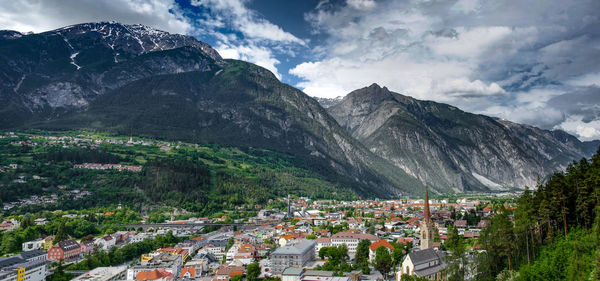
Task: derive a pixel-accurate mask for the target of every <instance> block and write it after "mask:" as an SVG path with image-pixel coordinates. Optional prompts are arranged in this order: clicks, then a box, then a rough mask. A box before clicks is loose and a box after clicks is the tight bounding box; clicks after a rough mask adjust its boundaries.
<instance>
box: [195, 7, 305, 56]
mask: <svg viewBox="0 0 600 281" xmlns="http://www.w3.org/2000/svg"><path fill="white" fill-rule="evenodd" d="M246 2H247V1H244V0H193V1H192V5H195V6H205V7H208V8H210V9H212V12H213V14H211V15H210V16H212V17H219V16H222V17H226V18H227V20H229V21H230V24H231V25H232V26H233V27H234V28H235V29H236V30H239V31H241V32H242V33H243V34H244V36H246V37H249V38H253V39H264V40H270V41H277V42H284V43H295V44H300V45H305V44H306V43H305V42H304V40H301V39H299V38H297V37H296V36H294V35H293V34H291V33H289V32H286V31H284V30H283V29H282V28H281V27H279V26H277V25H275V24H273V23H271V22H269V21H268V20H266V19H264V18H261V17H259V16H258V15H257V14H256V12H254V11H253V10H250V9H248V8H247V7H246V5H245V3H246Z"/></svg>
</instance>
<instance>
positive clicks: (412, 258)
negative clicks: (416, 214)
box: [396, 189, 446, 281]
mask: <svg viewBox="0 0 600 281" xmlns="http://www.w3.org/2000/svg"><path fill="white" fill-rule="evenodd" d="M419 228H420V230H421V250H420V251H413V252H411V253H409V254H408V255H406V256H405V257H404V260H403V261H402V265H401V268H400V269H399V270H398V271H397V272H396V281H401V280H402V275H403V274H408V275H416V276H419V277H425V278H428V279H430V280H446V278H445V276H444V275H443V273H442V270H443V269H444V268H445V267H446V263H444V260H443V257H444V253H443V252H441V251H438V250H436V249H434V248H433V238H434V237H435V235H434V230H435V228H434V226H433V221H432V220H431V212H430V210H429V192H428V190H427V189H425V204H424V206H423V220H422V221H421V222H420V223H419Z"/></svg>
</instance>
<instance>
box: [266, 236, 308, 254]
mask: <svg viewBox="0 0 600 281" xmlns="http://www.w3.org/2000/svg"><path fill="white" fill-rule="evenodd" d="M314 247H315V241H312V240H303V241H302V242H300V243H297V244H293V245H285V246H283V247H279V248H277V249H276V250H275V251H274V252H273V255H302V254H305V253H306V252H308V251H309V250H310V249H312V248H314Z"/></svg>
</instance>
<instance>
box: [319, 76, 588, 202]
mask: <svg viewBox="0 0 600 281" xmlns="http://www.w3.org/2000/svg"><path fill="white" fill-rule="evenodd" d="M328 111H329V112H330V114H331V115H332V116H333V117H334V118H335V119H336V120H337V121H338V122H339V123H340V125H342V126H343V127H345V128H346V129H347V130H348V131H349V132H350V133H351V134H352V135H353V136H354V137H355V138H357V139H358V140H359V141H361V142H362V143H363V144H364V145H365V146H366V147H367V148H369V149H370V150H371V151H372V152H373V153H375V154H377V155H379V156H381V157H382V158H385V159H387V160H389V161H390V162H392V163H394V165H395V166H397V167H399V168H401V169H403V170H404V171H405V172H406V173H408V174H410V175H413V176H414V177H416V178H418V179H419V180H420V181H421V182H422V183H423V184H426V185H428V186H432V187H434V188H435V189H436V190H438V191H440V192H441V191H454V192H464V191H468V190H502V189H506V188H508V187H520V188H524V187H525V186H529V187H535V185H536V183H537V182H538V180H541V179H543V178H545V177H546V176H547V175H549V174H551V173H552V172H555V171H558V170H562V169H564V168H565V167H566V165H568V163H569V162H571V161H573V160H575V159H580V158H581V157H589V156H591V154H592V153H593V152H594V151H595V149H594V148H593V145H590V144H586V143H582V142H580V141H579V140H577V139H576V138H575V137H573V136H570V135H568V134H566V133H564V132H561V131H546V130H540V129H538V128H534V127H531V126H526V125H520V124H515V123H511V122H508V121H501V120H497V119H494V118H491V117H487V116H483V115H476V114H471V113H467V112H463V111H461V110H459V109H457V108H455V107H453V106H450V105H446V104H440V103H435V102H430V101H420V100H416V99H413V98H410V97H406V96H403V95H400V94H397V93H393V92H390V91H389V90H388V89H387V88H385V87H384V88H381V87H379V86H378V85H376V84H373V85H371V86H370V87H367V88H363V89H359V90H356V91H354V92H352V93H350V94H348V95H347V96H346V97H345V98H344V99H343V100H342V101H341V102H340V103H338V104H337V105H335V106H332V107H330V108H329V109H328Z"/></svg>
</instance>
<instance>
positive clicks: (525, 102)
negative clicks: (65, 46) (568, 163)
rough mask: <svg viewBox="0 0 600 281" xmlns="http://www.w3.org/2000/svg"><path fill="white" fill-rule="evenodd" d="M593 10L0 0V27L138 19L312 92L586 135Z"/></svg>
mask: <svg viewBox="0 0 600 281" xmlns="http://www.w3.org/2000/svg"><path fill="white" fill-rule="evenodd" d="M598 11H600V1H598V0H561V1H559V0H528V1H520V0H512V1H509V0H388V1H383V0H382V1H373V0H337V1H335V0H297V1H291V0H289V1H288V0H46V1H36V0H23V1H9V0H0V29H14V30H18V31H22V32H25V31H34V32H42V31H46V30H51V29H54V28H58V27H61V26H65V25H69V24H76V23H81V22H90V21H106V20H114V21H118V22H122V23H129V24H132V23H141V24H145V25H148V26H151V27H155V28H158V29H162V30H166V31H169V32H174V33H182V34H188V35H192V36H195V37H196V38H198V39H199V40H201V41H205V42H207V43H209V44H211V45H212V46H213V47H214V48H215V49H217V50H218V51H219V53H220V54H221V55H222V56H223V57H226V58H236V59H242V60H246V61H250V62H253V63H256V64H258V65H261V66H263V67H265V68H267V69H269V70H271V71H272V72H273V73H275V74H276V75H277V77H279V78H280V79H281V80H282V81H284V82H285V83H288V84H290V85H292V86H295V87H297V88H299V89H302V90H303V91H304V92H305V93H307V94H308V95H311V96H320V97H336V96H343V95H345V94H347V93H349V92H350V91H352V90H355V89H358V88H362V87H365V86H368V85H370V84H372V83H378V84H380V85H382V86H387V87H388V88H389V89H390V90H392V91H395V92H398V93H401V94H405V95H409V96H412V97H415V98H418V99H425V100H434V101H438V102H444V103H449V104H452V105H455V106H458V107H460V108H461V109H463V110H466V111H470V112H474V113H481V114H486V115H490V116H495V117H499V118H504V119H508V120H511V121H514V122H519V123H525V124H531V125H535V126H538V127H541V128H544V129H562V130H565V131H567V132H569V133H572V134H574V135H576V136H577V137H579V138H580V139H582V140H592V139H600V16H599V15H598ZM65 15H69V16H68V17H67V16H65Z"/></svg>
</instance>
